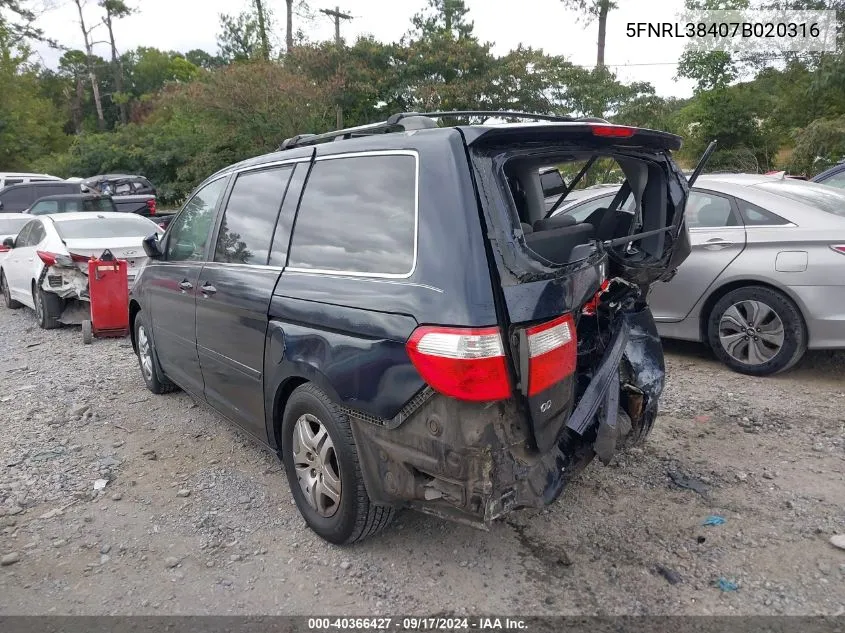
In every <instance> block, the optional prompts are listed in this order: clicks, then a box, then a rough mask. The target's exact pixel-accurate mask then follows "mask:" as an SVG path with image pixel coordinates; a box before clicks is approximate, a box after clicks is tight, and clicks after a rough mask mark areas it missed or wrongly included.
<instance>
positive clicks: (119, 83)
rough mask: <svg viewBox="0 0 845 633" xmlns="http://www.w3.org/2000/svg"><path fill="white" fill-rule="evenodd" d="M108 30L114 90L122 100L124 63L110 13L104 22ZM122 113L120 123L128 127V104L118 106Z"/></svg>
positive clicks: (122, 103)
mask: <svg viewBox="0 0 845 633" xmlns="http://www.w3.org/2000/svg"><path fill="white" fill-rule="evenodd" d="M103 22H105V24H106V28H107V29H108V30H109V42H110V43H111V63H112V68H113V69H114V89H115V92H118V93H120V96H121V98H125V97H126V95H124V94H123V62H122V61H120V58H119V57H118V56H117V46H116V45H115V43H114V31H113V30H112V17H111V14H110V13H106V19H105V20H103ZM118 109H119V111H120V122H121V123H122V124H123V125H126V124H127V123H128V122H129V113H128V111H127V108H126V103H125V102H121V103H120V104H119V105H118Z"/></svg>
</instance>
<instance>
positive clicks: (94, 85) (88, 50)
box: [73, 0, 106, 130]
mask: <svg viewBox="0 0 845 633" xmlns="http://www.w3.org/2000/svg"><path fill="white" fill-rule="evenodd" d="M73 1H74V3H75V4H76V8H77V10H78V11H79V26H80V28H81V29H82V38H83V39H84V40H85V65H86V66H87V67H88V78H89V79H90V80H91V90H92V92H93V93H94V106H95V107H96V108H97V127H98V128H99V129H100V130H105V129H106V119H105V117H104V116H103V102H102V101H101V100H100V84H99V83H98V82H97V75H96V74H95V73H94V52H93V47H92V45H91V38H90V37H88V34H89V32H88V29H86V28H85V18H84V17H83V16H82V0H73Z"/></svg>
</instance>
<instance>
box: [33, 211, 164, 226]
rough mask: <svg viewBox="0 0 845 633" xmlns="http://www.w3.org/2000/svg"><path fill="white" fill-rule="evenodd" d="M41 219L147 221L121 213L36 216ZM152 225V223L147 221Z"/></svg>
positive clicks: (80, 212)
mask: <svg viewBox="0 0 845 633" xmlns="http://www.w3.org/2000/svg"><path fill="white" fill-rule="evenodd" d="M34 217H40V218H50V219H51V220H52V221H53V222H69V221H71V220H94V219H98V220H112V219H117V218H124V219H125V218H138V219H139V220H147V218H145V217H143V216H141V215H135V214H134V213H120V212H119V211H117V212H115V211H72V212H71V213H47V214H45V215H40V216H34ZM147 221H148V222H150V223H151V224H155V222H151V221H150V220H147Z"/></svg>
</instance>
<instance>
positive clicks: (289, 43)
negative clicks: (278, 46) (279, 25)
mask: <svg viewBox="0 0 845 633" xmlns="http://www.w3.org/2000/svg"><path fill="white" fill-rule="evenodd" d="M286 28H287V30H286V31H285V46H286V47H287V49H288V53H290V51H291V49H292V48H293V0H287V24H286Z"/></svg>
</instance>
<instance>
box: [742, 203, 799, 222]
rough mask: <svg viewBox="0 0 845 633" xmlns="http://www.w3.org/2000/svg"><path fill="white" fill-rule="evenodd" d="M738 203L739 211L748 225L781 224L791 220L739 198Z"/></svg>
mask: <svg viewBox="0 0 845 633" xmlns="http://www.w3.org/2000/svg"><path fill="white" fill-rule="evenodd" d="M736 204H737V206H738V207H739V212H740V214H741V215H742V220H743V222H745V225H746V226H779V225H783V224H789V220H784V219H783V218H782V217H780V216H779V215H775V214H774V213H772V212H771V211H766V210H765V209H763V208H762V207H758V206H757V205H756V204H751V203H750V202H746V201H745V200H739V199H737V201H736Z"/></svg>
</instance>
